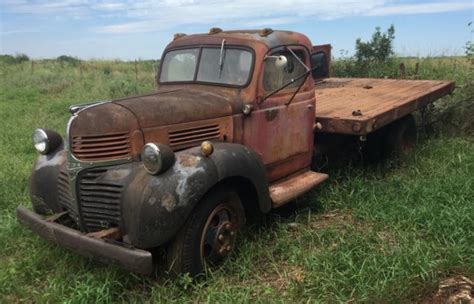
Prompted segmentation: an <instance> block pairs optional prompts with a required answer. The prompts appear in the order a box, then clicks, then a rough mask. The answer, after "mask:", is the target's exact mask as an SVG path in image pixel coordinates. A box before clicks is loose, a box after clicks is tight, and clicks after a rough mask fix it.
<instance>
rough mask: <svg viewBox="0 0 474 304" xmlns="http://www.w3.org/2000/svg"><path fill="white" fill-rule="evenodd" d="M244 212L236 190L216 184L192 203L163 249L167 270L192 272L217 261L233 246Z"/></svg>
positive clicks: (198, 272)
mask: <svg viewBox="0 0 474 304" xmlns="http://www.w3.org/2000/svg"><path fill="white" fill-rule="evenodd" d="M244 223H245V213H244V209H243V207H242V204H241V202H240V199H239V196H238V195H237V193H236V192H235V191H234V190H232V189H231V188H228V187H219V188H216V189H214V190H213V191H211V192H210V193H208V194H207V195H206V196H205V197H204V198H203V199H202V200H201V201H200V202H199V203H198V205H197V206H196V207H195V209H194V210H193V212H192V213H191V215H190V217H189V218H188V220H187V221H186V223H185V225H184V226H183V228H182V229H181V230H180V231H179V233H178V234H177V235H176V237H175V239H174V240H173V241H172V242H171V244H170V245H169V247H168V252H167V262H168V268H169V270H170V271H171V272H172V273H173V274H175V275H178V274H181V273H189V274H190V275H191V276H193V277H194V276H196V275H198V274H200V273H202V272H203V271H204V269H205V268H206V267H208V266H217V265H219V264H221V263H222V262H223V261H224V260H225V259H226V258H227V257H228V256H229V255H230V254H231V253H232V251H233V250H234V248H235V241H236V236H237V233H238V231H239V230H240V229H241V228H242V226H243V225H244Z"/></svg>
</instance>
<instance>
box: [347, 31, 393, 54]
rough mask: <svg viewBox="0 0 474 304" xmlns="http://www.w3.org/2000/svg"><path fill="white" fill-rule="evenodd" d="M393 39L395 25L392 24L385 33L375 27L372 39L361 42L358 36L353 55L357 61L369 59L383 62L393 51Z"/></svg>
mask: <svg viewBox="0 0 474 304" xmlns="http://www.w3.org/2000/svg"><path fill="white" fill-rule="evenodd" d="M394 39H395V27H394V26H393V24H392V25H391V26H390V27H389V28H388V29H387V32H386V33H383V34H382V33H381V32H380V27H376V28H375V33H373V34H372V40H370V41H368V42H362V41H361V39H360V38H358V39H357V40H356V54H355V57H356V59H357V61H358V62H359V63H367V62H370V61H377V62H384V61H386V60H387V59H388V58H390V56H392V55H393V54H394V52H393V40H394Z"/></svg>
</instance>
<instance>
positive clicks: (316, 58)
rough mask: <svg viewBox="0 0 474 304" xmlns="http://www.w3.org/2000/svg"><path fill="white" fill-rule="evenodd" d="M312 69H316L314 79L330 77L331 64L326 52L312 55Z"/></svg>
mask: <svg viewBox="0 0 474 304" xmlns="http://www.w3.org/2000/svg"><path fill="white" fill-rule="evenodd" d="M314 68H316V69H314ZM311 69H314V70H313V72H312V74H313V75H312V76H313V78H314V79H318V78H325V77H329V66H328V58H327V56H326V53H324V52H317V53H314V54H312V55H311Z"/></svg>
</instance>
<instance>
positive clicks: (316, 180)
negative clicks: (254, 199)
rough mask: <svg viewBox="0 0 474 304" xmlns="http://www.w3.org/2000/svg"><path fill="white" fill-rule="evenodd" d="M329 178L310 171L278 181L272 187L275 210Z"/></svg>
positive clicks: (271, 196) (271, 194)
mask: <svg viewBox="0 0 474 304" xmlns="http://www.w3.org/2000/svg"><path fill="white" fill-rule="evenodd" d="M327 178H328V175H327V174H324V173H318V172H314V171H309V170H308V171H304V172H302V173H298V174H295V175H292V176H289V177H287V178H284V179H282V180H279V181H277V182H276V183H274V184H273V185H271V186H270V198H271V199H272V202H273V208H278V207H280V206H283V205H284V204H286V203H289V202H291V201H292V200H294V199H295V198H297V197H298V196H300V195H301V194H303V193H305V192H307V191H309V190H311V189H312V188H313V187H315V186H317V185H319V184H321V183H322V182H324V181H325V180H326V179H327Z"/></svg>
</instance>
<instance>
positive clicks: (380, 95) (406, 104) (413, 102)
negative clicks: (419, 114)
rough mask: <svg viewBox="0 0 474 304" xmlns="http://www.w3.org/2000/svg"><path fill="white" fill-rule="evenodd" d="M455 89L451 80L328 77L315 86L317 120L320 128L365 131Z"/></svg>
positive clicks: (369, 130) (340, 130) (414, 109)
mask: <svg viewBox="0 0 474 304" xmlns="http://www.w3.org/2000/svg"><path fill="white" fill-rule="evenodd" d="M453 90H454V83H453V82H451V81H438V80H399V79H370V78H327V79H325V80H324V81H322V82H320V83H317V84H316V86H315V96H316V107H315V108H316V121H317V122H320V123H321V125H322V129H321V130H319V132H326V133H341V134H352V135H366V134H368V133H370V132H372V131H374V130H376V129H379V128H381V127H382V126H384V125H387V124H389V123H391V122H393V121H394V120H397V119H398V118H401V117H403V116H405V115H407V114H409V113H411V112H413V111H416V110H418V109H420V108H421V107H423V106H425V105H427V104H428V103H431V102H434V101H435V100H437V99H439V98H441V97H443V96H445V95H447V94H449V93H451V92H452V91H453ZM356 112H357V113H356ZM353 113H354V114H353Z"/></svg>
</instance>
